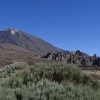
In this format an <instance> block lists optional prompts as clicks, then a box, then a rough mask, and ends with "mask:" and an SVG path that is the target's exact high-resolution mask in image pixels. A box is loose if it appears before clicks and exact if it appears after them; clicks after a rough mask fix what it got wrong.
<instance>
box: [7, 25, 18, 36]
mask: <svg viewBox="0 0 100 100" xmlns="http://www.w3.org/2000/svg"><path fill="white" fill-rule="evenodd" d="M6 31H8V32H10V33H11V34H13V35H14V34H15V32H17V31H18V30H15V29H13V28H11V27H10V28H8V29H7V30H6Z"/></svg>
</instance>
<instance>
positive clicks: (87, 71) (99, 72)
mask: <svg viewBox="0 0 100 100" xmlns="http://www.w3.org/2000/svg"><path fill="white" fill-rule="evenodd" d="M82 72H83V73H86V74H88V75H90V74H96V75H100V71H98V70H83V71H82Z"/></svg>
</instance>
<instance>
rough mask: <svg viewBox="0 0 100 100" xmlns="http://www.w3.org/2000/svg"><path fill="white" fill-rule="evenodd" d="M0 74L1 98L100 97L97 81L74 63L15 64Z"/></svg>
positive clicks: (64, 99)
mask: <svg viewBox="0 0 100 100" xmlns="http://www.w3.org/2000/svg"><path fill="white" fill-rule="evenodd" d="M18 64H19V65H18ZM13 66H14V68H13ZM19 66H20V67H19ZM9 69H11V70H12V69H13V71H10V70H9ZM0 75H1V76H2V75H4V76H5V77H3V76H2V77H1V78H2V81H0V100H12V99H13V100H100V95H99V94H100V85H99V82H98V81H97V80H95V79H94V78H92V77H90V76H88V75H86V74H83V73H82V72H81V70H80V69H79V68H78V67H77V66H75V65H66V64H62V63H61V64H56V63H55V64H49V63H36V64H35V65H33V66H28V65H27V64H25V63H17V64H12V65H9V67H7V66H6V67H5V68H4V69H3V70H2V71H1V73H0ZM8 76H9V77H8Z"/></svg>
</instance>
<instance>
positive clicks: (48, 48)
mask: <svg viewBox="0 0 100 100" xmlns="http://www.w3.org/2000/svg"><path fill="white" fill-rule="evenodd" d="M0 43H7V44H13V45H17V46H20V47H23V48H25V49H28V50H31V51H35V52H40V53H47V52H58V51H59V49H58V48H56V47H54V46H53V45H51V44H50V43H47V42H45V41H44V40H42V39H40V38H37V37H35V36H32V35H29V34H27V33H25V32H22V31H19V30H14V29H12V28H8V29H7V30H5V31H0ZM0 47H1V46H0Z"/></svg>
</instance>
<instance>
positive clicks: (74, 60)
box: [42, 50, 100, 66]
mask: <svg viewBox="0 0 100 100" xmlns="http://www.w3.org/2000/svg"><path fill="white" fill-rule="evenodd" d="M42 58H47V59H49V60H54V61H57V62H67V63H68V64H76V65H78V66H100V57H97V55H96V54H94V55H93V56H86V54H85V55H84V53H83V52H81V51H80V50H77V51H76V52H75V54H70V55H68V54H66V52H63V51H61V52H57V53H51V52H49V53H47V54H46V55H44V56H43V57H42Z"/></svg>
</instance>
